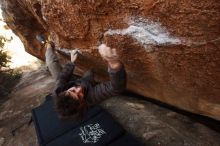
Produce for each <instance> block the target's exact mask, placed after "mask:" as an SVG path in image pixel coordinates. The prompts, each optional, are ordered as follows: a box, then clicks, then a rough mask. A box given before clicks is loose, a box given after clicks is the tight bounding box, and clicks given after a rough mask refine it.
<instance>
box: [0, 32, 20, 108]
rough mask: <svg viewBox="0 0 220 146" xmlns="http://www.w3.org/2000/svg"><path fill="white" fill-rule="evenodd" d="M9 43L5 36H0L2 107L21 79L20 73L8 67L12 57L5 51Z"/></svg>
mask: <svg viewBox="0 0 220 146" xmlns="http://www.w3.org/2000/svg"><path fill="white" fill-rule="evenodd" d="M8 41H9V40H7V39H6V38H4V37H3V36H0V105H1V103H3V102H4V101H5V100H6V99H7V98H6V97H7V95H8V94H9V93H10V92H11V91H12V89H13V87H14V86H15V85H16V83H17V82H18V81H19V79H20V77H21V73H20V72H19V71H15V70H13V69H10V67H9V65H8V63H9V62H10V59H11V57H10V56H8V54H7V52H5V51H4V46H5V43H7V42H8Z"/></svg>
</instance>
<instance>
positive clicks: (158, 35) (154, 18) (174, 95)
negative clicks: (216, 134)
mask: <svg viewBox="0 0 220 146" xmlns="http://www.w3.org/2000/svg"><path fill="white" fill-rule="evenodd" d="M2 6H3V11H4V17H5V19H6V22H7V24H8V25H9V27H10V28H12V29H13V30H14V31H15V32H16V34H17V35H18V36H19V37H20V38H21V40H22V41H23V43H24V45H25V47H26V51H27V52H29V53H30V54H32V55H34V56H37V57H38V58H40V59H44V52H45V49H44V48H43V46H41V45H40V44H39V43H38V42H37V40H36V39H35V36H36V35H37V34H44V35H48V34H51V35H52V37H53V39H54V41H55V43H56V45H57V47H62V48H67V49H73V48H80V49H81V50H82V51H83V52H84V53H83V56H82V57H81V58H80V61H79V66H78V67H79V69H81V71H85V70H86V69H88V68H94V69H95V70H96V72H97V74H98V76H100V77H101V78H100V79H105V78H106V73H105V72H106V71H105V70H106V67H105V62H104V61H103V60H102V59H101V57H100V56H99V54H98V51H97V50H96V47H97V46H98V45H99V44H101V43H106V44H107V45H108V46H110V47H114V48H116V49H117V51H118V53H119V55H120V58H121V60H122V61H123V63H124V64H125V66H126V69H127V73H128V89H129V90H131V91H134V92H136V93H139V94H141V95H143V96H147V97H150V98H154V99H156V100H159V101H162V102H165V103H167V104H170V105H174V106H176V107H178V108H181V109H184V110H188V111H191V112H194V113H198V114H202V115H206V116H209V117H212V118H215V119H218V120H220V23H219V22H220V3H219V1H218V0H211V1H210V0H209V1H208V0H203V1H194V0H186V1H178V0H166V1H163V0H162V1H159V0H158V1H155V0H136V1H131V0H114V1H110V0H96V1H94V0H84V1H80V0H74V1H71V0H65V1H64V0H53V1H52V0H45V1H40V0H7V1H6V0H3V1H2Z"/></svg>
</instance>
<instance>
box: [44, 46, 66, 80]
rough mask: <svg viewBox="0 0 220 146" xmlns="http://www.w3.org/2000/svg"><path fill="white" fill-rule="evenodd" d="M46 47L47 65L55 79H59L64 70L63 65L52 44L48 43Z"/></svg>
mask: <svg viewBox="0 0 220 146" xmlns="http://www.w3.org/2000/svg"><path fill="white" fill-rule="evenodd" d="M46 49H47V50H46V53H45V57H46V65H47V67H48V69H49V71H50V73H51V75H52V77H53V78H54V79H55V80H57V78H58V76H59V74H60V72H61V70H62V67H61V65H60V63H59V60H58V58H57V55H56V52H55V49H54V48H52V46H51V45H50V44H49V45H46Z"/></svg>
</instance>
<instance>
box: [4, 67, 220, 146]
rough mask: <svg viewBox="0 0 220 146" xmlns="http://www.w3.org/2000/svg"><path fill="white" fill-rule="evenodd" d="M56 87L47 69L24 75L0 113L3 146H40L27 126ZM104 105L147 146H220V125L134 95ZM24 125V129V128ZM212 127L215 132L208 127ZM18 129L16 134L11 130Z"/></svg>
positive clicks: (32, 127) (30, 127)
mask: <svg viewBox="0 0 220 146" xmlns="http://www.w3.org/2000/svg"><path fill="white" fill-rule="evenodd" d="M53 86H54V80H53V79H52V78H51V76H50V75H49V73H48V72H47V71H46V69H45V67H43V68H41V69H38V70H37V71H32V72H30V73H25V74H24V75H23V77H22V79H21V81H20V83H19V84H18V85H17V86H16V88H15V90H14V92H13V93H12V94H11V95H10V97H9V100H8V101H6V102H5V103H4V104H3V105H2V106H1V111H0V135H1V137H0V145H1V142H2V143H3V144H2V146H38V142H37V136H36V132H35V129H34V125H33V123H31V124H30V125H28V124H27V123H28V121H29V120H30V117H31V109H32V108H34V107H36V106H38V105H39V104H41V103H42V102H43V101H44V97H45V95H47V94H49V93H50V92H51V91H52V89H53ZM102 106H103V107H104V108H105V109H106V110H107V111H108V112H110V113H111V114H112V116H113V117H114V118H115V119H116V120H117V121H118V122H119V123H120V124H121V125H122V126H123V127H124V128H125V129H126V130H127V131H128V132H129V133H131V134H133V135H134V136H136V137H137V138H138V139H139V140H140V141H142V142H143V143H144V144H145V145H146V146H160V145H161V146H219V145H220V141H219V137H220V133H219V132H220V126H219V125H220V124H219V122H214V123H212V122H210V121H211V120H210V119H209V124H208V125H207V126H206V125H204V124H201V123H200V122H203V121H204V120H203V121H201V120H200V121H199V120H197V119H193V118H192V119H191V118H189V117H187V116H184V115H181V114H179V113H177V112H176V111H171V110H169V109H166V108H163V107H161V106H158V105H155V104H152V103H150V102H148V101H146V100H140V99H138V98H135V96H119V97H114V98H110V99H108V100H106V101H105V102H103V103H102ZM22 125H23V126H22ZM210 125H211V126H212V127H214V128H216V129H215V130H216V131H215V130H214V129H211V128H208V126H210ZM17 127H20V128H18V129H17V130H16V131H15V132H14V136H13V135H12V133H11V131H12V130H14V129H15V128H17Z"/></svg>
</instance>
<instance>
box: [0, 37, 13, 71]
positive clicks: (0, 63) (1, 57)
mask: <svg viewBox="0 0 220 146" xmlns="http://www.w3.org/2000/svg"><path fill="white" fill-rule="evenodd" d="M7 41H8V40H7V39H6V38H4V37H3V36H0V71H1V70H2V68H3V67H9V66H8V63H9V62H10V59H11V57H10V56H8V54H7V53H6V52H5V51H4V46H5V43H6V42H7Z"/></svg>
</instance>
